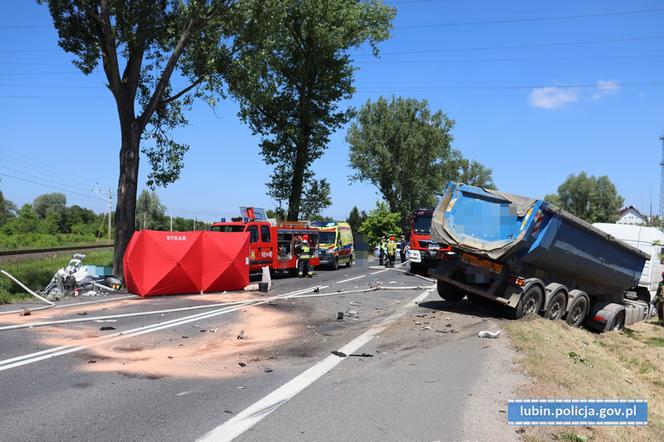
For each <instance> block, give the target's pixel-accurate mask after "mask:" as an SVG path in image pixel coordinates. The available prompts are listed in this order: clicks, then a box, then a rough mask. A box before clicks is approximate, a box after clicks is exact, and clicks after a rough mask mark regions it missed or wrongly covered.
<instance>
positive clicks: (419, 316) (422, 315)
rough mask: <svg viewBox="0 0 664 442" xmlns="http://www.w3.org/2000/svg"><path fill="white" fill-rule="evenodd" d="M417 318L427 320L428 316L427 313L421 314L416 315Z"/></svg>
mask: <svg viewBox="0 0 664 442" xmlns="http://www.w3.org/2000/svg"><path fill="white" fill-rule="evenodd" d="M415 316H417V317H418V318H426V317H427V314H426V313H420V314H419V315H415Z"/></svg>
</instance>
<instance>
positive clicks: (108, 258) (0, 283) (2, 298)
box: [0, 250, 113, 304]
mask: <svg viewBox="0 0 664 442" xmlns="http://www.w3.org/2000/svg"><path fill="white" fill-rule="evenodd" d="M70 259H71V255H63V256H51V257H47V258H39V259H34V260H30V261H21V262H16V263H11V262H10V263H5V264H2V265H1V267H2V269H3V270H6V271H7V272H9V273H10V274H11V275H13V276H14V277H15V278H17V279H18V280H19V281H21V282H22V283H23V284H25V285H26V286H28V287H30V288H31V289H33V290H41V289H43V288H44V287H45V286H46V284H48V283H49V281H50V280H51V278H52V277H53V274H54V273H55V272H56V271H57V270H58V269H59V268H61V267H64V266H65V265H67V263H68V262H69V260H70ZM83 263H84V264H91V265H98V266H111V265H113V251H112V250H99V251H96V250H95V251H91V252H89V253H86V257H85V259H84V260H83ZM27 298H31V296H30V295H29V294H27V293H26V292H25V290H23V289H22V288H21V287H19V286H18V285H16V284H15V283H14V282H13V281H12V280H10V279H9V278H7V277H6V276H5V275H0V304H8V303H12V302H18V301H23V300H25V299H27Z"/></svg>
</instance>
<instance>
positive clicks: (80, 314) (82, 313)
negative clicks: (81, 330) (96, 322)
mask: <svg viewBox="0 0 664 442" xmlns="http://www.w3.org/2000/svg"><path fill="white" fill-rule="evenodd" d="M77 315H79V316H87V315H88V312H78V313H77Z"/></svg>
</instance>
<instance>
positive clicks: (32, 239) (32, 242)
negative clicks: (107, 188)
mask: <svg viewBox="0 0 664 442" xmlns="http://www.w3.org/2000/svg"><path fill="white" fill-rule="evenodd" d="M85 227H86V228H87V227H89V228H90V229H93V228H94V227H93V226H85ZM81 230H85V229H81ZM95 233H96V232H88V233H85V232H81V233H56V234H50V233H38V232H29V233H12V234H7V233H3V232H0V250H17V249H45V248H49V247H67V246H82V245H89V244H95V243H100V242H101V243H103V242H105V238H104V239H103V240H99V239H98V238H96V237H95Z"/></svg>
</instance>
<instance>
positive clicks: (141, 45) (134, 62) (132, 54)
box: [122, 6, 148, 99]
mask: <svg viewBox="0 0 664 442" xmlns="http://www.w3.org/2000/svg"><path fill="white" fill-rule="evenodd" d="M147 11H148V8H147V7H146V6H143V7H142V8H141V13H140V18H139V21H138V29H137V30H136V36H135V40H134V44H133V45H132V46H131V47H130V48H129V60H128V61H127V65H126V66H125V69H124V72H123V73H122V82H123V83H124V84H126V85H128V86H129V95H130V96H131V98H132V99H133V98H134V97H135V96H136V89H138V83H139V77H140V74H141V65H142V64H143V55H144V54H145V40H146V28H147V26H148V23H147Z"/></svg>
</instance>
